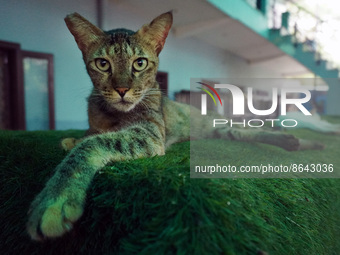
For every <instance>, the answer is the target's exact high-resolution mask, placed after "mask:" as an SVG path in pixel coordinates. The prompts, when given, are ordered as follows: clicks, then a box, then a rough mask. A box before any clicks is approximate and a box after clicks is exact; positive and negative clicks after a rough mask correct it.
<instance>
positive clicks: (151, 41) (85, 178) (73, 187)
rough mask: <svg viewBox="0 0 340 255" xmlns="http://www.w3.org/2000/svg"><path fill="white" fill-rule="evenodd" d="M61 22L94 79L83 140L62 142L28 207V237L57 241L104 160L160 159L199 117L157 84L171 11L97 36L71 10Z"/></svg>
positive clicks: (293, 145)
mask: <svg viewBox="0 0 340 255" xmlns="http://www.w3.org/2000/svg"><path fill="white" fill-rule="evenodd" d="M65 22H66V24H67V27H68V29H69V30H70V32H71V33H72V34H73V36H74V38H75V40H76V42H77V44H78V47H79V49H80V50H81V51H82V54H83V59H84V62H85V65H86V68H87V72H88V74H89V75H90V77H91V80H92V82H93V90H92V93H91V95H90V96H89V98H88V116H89V126H90V128H89V130H88V131H87V136H86V137H85V138H83V139H82V140H78V141H77V140H75V139H72V138H68V139H65V140H63V141H62V145H63V147H64V148H65V149H67V150H70V153H69V154H68V155H67V156H66V158H65V159H64V160H63V161H62V162H61V163H60V164H59V165H58V166H57V169H56V172H55V174H54V176H53V177H52V178H51V179H50V180H49V181H48V182H47V184H46V186H45V188H44V189H43V190H42V191H41V193H40V194H39V195H37V197H36V198H35V200H34V201H33V202H32V204H31V208H30V210H29V220H28V223H27V230H28V233H29V234H30V236H31V237H32V239H35V240H43V239H46V238H54V237H58V236H61V235H63V234H64V233H65V232H67V231H69V230H70V229H71V228H72V224H73V223H74V222H75V221H77V220H78V219H79V218H80V217H81V215H82V214H83V210H84V208H83V206H84V201H85V198H86V190H87V189H88V187H89V185H90V183H91V181H92V179H93V177H94V175H95V174H96V172H97V171H98V170H99V169H101V168H102V167H104V166H105V165H106V164H107V163H109V162H116V161H121V160H128V159H137V158H141V157H151V156H155V155H164V153H165V149H166V148H167V147H168V146H169V145H171V144H172V143H176V142H181V141H186V140H189V138H190V117H189V113H190V111H191V113H192V114H200V112H199V110H197V109H194V108H192V109H191V107H190V106H188V105H183V104H179V103H176V102H173V101H170V100H168V99H167V98H165V97H162V94H161V91H160V89H159V85H158V83H157V82H156V78H155V77H156V72H157V68H158V55H159V53H160V52H161V50H162V48H163V46H164V43H165V40H166V37H167V35H168V32H169V30H170V28H171V25H172V14H171V13H170V12H168V13H164V14H162V15H160V16H158V17H157V18H155V19H154V20H153V21H152V22H151V23H150V24H148V25H144V26H143V27H142V28H141V29H139V30H138V31H137V32H133V31H130V30H126V29H116V30H111V31H108V32H104V31H102V30H101V29H99V28H98V27H96V26H94V25H93V24H91V23H90V22H89V21H87V20H86V19H85V18H83V17H82V16H80V15H79V14H77V13H74V14H71V15H68V16H67V17H66V18H65ZM197 119H199V118H197ZM202 125H204V124H202V123H197V125H196V124H195V125H193V126H192V129H193V130H192V132H195V130H194V129H195V128H198V129H200V130H206V137H212V136H213V135H215V136H216V135H217V136H219V137H222V138H225V139H236V140H242V141H257V142H262V143H268V144H272V145H276V146H280V147H282V148H284V149H287V150H298V149H304V148H305V147H306V146H307V147H309V146H310V145H311V144H308V143H307V145H305V143H302V141H301V140H299V139H297V138H295V137H293V136H291V135H287V134H282V133H271V132H264V131H246V130H243V129H230V128H229V129H228V128H220V129H212V127H209V126H204V127H203V126H202ZM73 147H74V148H73ZM312 147H315V145H314V144H312Z"/></svg>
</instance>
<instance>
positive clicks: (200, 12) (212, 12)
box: [112, 0, 311, 77]
mask: <svg viewBox="0 0 340 255" xmlns="http://www.w3.org/2000/svg"><path fill="white" fill-rule="evenodd" d="M112 1H114V2H115V3H116V4H119V5H121V6H124V7H125V8H127V9H129V10H130V11H131V12H134V13H139V14H141V13H144V14H145V15H144V16H147V17H146V18H148V19H152V18H154V17H156V16H157V15H159V14H160V13H163V12H167V11H169V10H172V11H173V15H174V25H173V28H172V32H173V34H174V36H175V37H177V38H186V37H193V38H195V39H197V40H200V41H203V42H205V43H207V44H210V45H212V46H214V47H216V48H219V49H223V50H226V51H228V52H230V53H232V54H235V55H237V56H239V57H241V58H243V59H245V60H246V61H248V63H249V64H250V65H259V66H262V67H264V68H267V69H268V70H275V71H277V70H280V73H281V74H282V76H283V77H287V76H289V77H291V76H301V75H306V74H311V72H310V71H309V70H308V69H307V68H306V67H305V66H303V65H302V64H300V63H299V62H297V61H296V60H295V59H293V58H292V57H290V56H288V55H286V54H285V53H284V52H282V51H281V50H280V49H279V48H278V47H276V46H275V45H274V44H272V43H271V42H269V41H268V40H266V39H265V38H263V37H262V36H260V35H258V34H257V33H256V32H254V31H252V30H251V29H250V28H248V27H246V26H245V25H243V24H242V23H240V22H239V21H237V20H235V19H232V18H231V17H229V16H227V15H226V14H225V13H223V12H222V11H220V10H219V9H217V8H215V7H214V6H213V5H211V4H210V3H208V2H207V1H205V0H143V1H140V0H112Z"/></svg>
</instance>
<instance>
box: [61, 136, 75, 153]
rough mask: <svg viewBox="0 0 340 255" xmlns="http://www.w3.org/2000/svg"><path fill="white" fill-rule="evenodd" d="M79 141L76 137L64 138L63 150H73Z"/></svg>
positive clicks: (62, 141)
mask: <svg viewBox="0 0 340 255" xmlns="http://www.w3.org/2000/svg"><path fill="white" fill-rule="evenodd" d="M78 143H79V141H78V140H77V139H75V138H65V139H63V140H61V143H60V145H61V147H62V148H63V150H65V151H70V150H72V149H73V148H74V147H75V146H76V145H77V144H78Z"/></svg>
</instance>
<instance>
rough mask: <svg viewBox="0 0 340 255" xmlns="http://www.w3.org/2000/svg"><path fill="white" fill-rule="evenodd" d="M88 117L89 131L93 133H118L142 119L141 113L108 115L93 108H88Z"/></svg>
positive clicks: (108, 113)
mask: <svg viewBox="0 0 340 255" xmlns="http://www.w3.org/2000/svg"><path fill="white" fill-rule="evenodd" d="M88 115H89V125H90V129H91V130H92V131H93V132H95V133H105V132H114V131H119V130H122V129H124V128H127V127H128V126H131V125H133V124H136V123H138V122H140V121H141V120H142V119H143V118H144V117H143V116H142V115H143V114H142V113H139V114H136V113H124V112H119V113H110V112H107V111H103V110H102V109H99V108H97V107H95V106H92V107H89V109H88Z"/></svg>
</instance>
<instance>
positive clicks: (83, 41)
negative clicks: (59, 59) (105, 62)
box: [65, 12, 105, 53]
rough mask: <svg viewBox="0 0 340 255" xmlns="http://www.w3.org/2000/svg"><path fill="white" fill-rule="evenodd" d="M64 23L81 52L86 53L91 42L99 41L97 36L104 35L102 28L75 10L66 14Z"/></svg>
mask: <svg viewBox="0 0 340 255" xmlns="http://www.w3.org/2000/svg"><path fill="white" fill-rule="evenodd" d="M65 23H66V25H67V27H68V29H69V30H70V32H71V33H72V35H73V36H74V39H75V40H76V42H77V44H78V47H79V49H80V50H81V51H82V52H83V53H86V52H87V51H88V49H89V47H90V46H91V45H92V44H95V43H96V42H99V41H100V40H99V38H100V37H102V36H104V35H105V33H104V32H103V30H101V29H100V28H98V27H96V26H95V25H93V24H92V23H91V22H90V21H88V20H87V19H85V18H84V17H83V16H81V15H80V14H78V13H76V12H75V13H72V14H70V15H67V16H66V18H65Z"/></svg>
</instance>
